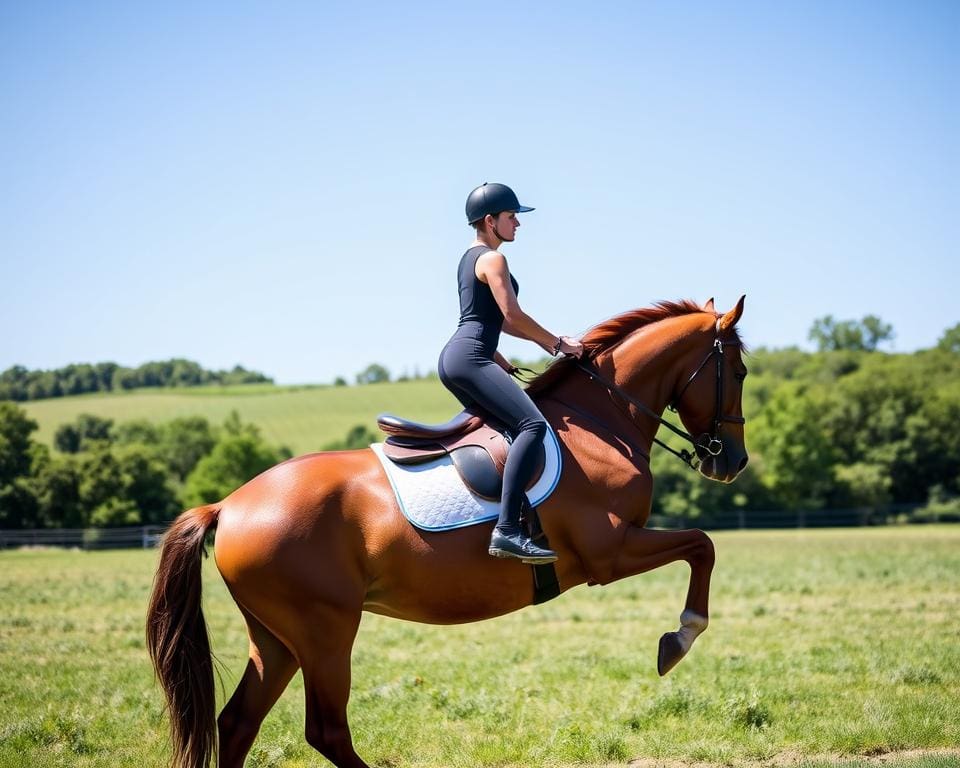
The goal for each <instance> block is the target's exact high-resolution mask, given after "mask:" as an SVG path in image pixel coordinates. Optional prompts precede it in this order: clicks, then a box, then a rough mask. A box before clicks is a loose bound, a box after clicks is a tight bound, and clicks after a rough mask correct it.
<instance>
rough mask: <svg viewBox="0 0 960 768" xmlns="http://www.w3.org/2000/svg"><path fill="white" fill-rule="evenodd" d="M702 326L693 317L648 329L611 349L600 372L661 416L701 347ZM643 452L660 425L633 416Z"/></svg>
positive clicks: (602, 363) (644, 415)
mask: <svg viewBox="0 0 960 768" xmlns="http://www.w3.org/2000/svg"><path fill="white" fill-rule="evenodd" d="M702 325H703V323H702V321H701V320H699V319H698V318H697V317H696V316H693V317H683V318H676V319H674V320H673V321H664V322H661V323H657V324H655V325H651V326H648V327H647V328H644V329H642V330H641V331H639V332H637V333H636V334H635V335H634V336H633V337H632V338H630V339H628V340H627V341H625V342H624V343H622V344H620V345H619V346H617V347H615V348H614V349H612V350H611V351H610V353H609V359H608V360H601V361H600V365H601V369H602V370H603V369H606V371H608V372H609V374H610V375H609V376H608V378H615V379H616V383H617V385H618V386H619V387H621V388H622V389H623V391H624V392H626V393H628V394H629V395H630V396H631V397H633V398H634V399H636V400H638V401H639V402H641V403H643V404H644V405H645V406H646V407H647V408H649V409H650V410H651V411H653V412H654V413H656V414H657V415H658V416H661V415H662V414H663V412H664V410H665V409H666V407H667V406H668V405H669V404H670V401H671V399H672V397H673V393H674V392H676V391H677V386H678V380H679V377H680V375H681V373H682V371H683V370H685V369H686V368H687V367H689V365H687V363H688V361H689V359H691V357H693V356H696V354H697V351H698V350H699V349H700V348H701V347H702V346H703V338H702V337H703V332H704V331H703V328H702V327H701V326H702ZM634 423H635V424H636V425H637V426H638V427H639V428H640V431H641V433H642V434H643V437H644V441H645V446H644V447H645V448H649V447H650V445H651V444H652V443H653V438H654V436H655V435H656V433H657V429H658V428H659V427H660V422H659V421H657V420H656V419H654V418H652V417H650V416H647V415H646V414H640V413H637V414H636V419H635V422H634Z"/></svg>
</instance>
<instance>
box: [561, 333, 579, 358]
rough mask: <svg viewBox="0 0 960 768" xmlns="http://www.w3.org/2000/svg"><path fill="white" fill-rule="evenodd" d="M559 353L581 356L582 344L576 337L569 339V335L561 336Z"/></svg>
mask: <svg viewBox="0 0 960 768" xmlns="http://www.w3.org/2000/svg"><path fill="white" fill-rule="evenodd" d="M560 354H561V355H572V356H573V357H581V356H582V355H583V344H581V343H580V342H579V341H577V339H571V338H570V337H569V336H561V337H560Z"/></svg>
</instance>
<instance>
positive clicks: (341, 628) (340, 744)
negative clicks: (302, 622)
mask: <svg viewBox="0 0 960 768" xmlns="http://www.w3.org/2000/svg"><path fill="white" fill-rule="evenodd" d="M307 625H308V626H313V627H315V631H314V632H313V634H312V636H311V637H310V638H309V639H308V640H304V641H302V642H305V643H307V645H306V647H301V644H302V642H298V643H297V654H298V656H300V658H301V659H302V662H303V685H304V688H305V691H306V698H307V702H306V704H307V722H306V737H307V742H308V743H309V744H310V746H312V747H313V748H314V749H316V750H317V751H318V752H320V754H322V755H323V756H324V757H326V758H327V759H328V760H329V761H330V762H331V763H333V764H334V765H335V766H337V768H368V766H367V764H366V763H365V762H363V760H361V759H360V757H359V755H357V753H356V751H355V750H354V748H353V740H352V738H351V736H350V726H349V725H348V724H347V700H348V699H349V697H350V651H351V648H352V647H353V640H354V638H355V637H356V633H357V629H358V627H359V625H360V609H359V607H358V608H357V610H356V612H355V613H354V612H352V611H348V612H345V611H343V609H336V608H333V607H324V608H323V609H322V610H319V611H317V613H316V615H315V616H311V617H310V619H309V620H308V622H307Z"/></svg>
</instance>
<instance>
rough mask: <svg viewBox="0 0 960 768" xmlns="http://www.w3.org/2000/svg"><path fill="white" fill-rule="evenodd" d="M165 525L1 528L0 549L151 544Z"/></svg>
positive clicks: (116, 547)
mask: <svg viewBox="0 0 960 768" xmlns="http://www.w3.org/2000/svg"><path fill="white" fill-rule="evenodd" d="M165 530H166V526H163V525H142V526H137V527H136V528H41V529H38V530H29V531H4V530H0V549H7V548H9V547H75V548H77V549H129V548H134V547H143V548H148V547H154V546H156V544H157V541H159V540H160V537H161V536H162V535H163V532H164V531H165Z"/></svg>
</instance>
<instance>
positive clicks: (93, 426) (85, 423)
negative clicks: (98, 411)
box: [53, 413, 113, 453]
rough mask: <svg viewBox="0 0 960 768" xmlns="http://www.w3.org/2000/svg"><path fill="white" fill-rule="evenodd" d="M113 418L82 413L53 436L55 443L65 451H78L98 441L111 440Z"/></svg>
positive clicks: (58, 448)
mask: <svg viewBox="0 0 960 768" xmlns="http://www.w3.org/2000/svg"><path fill="white" fill-rule="evenodd" d="M112 429H113V419H104V418H101V417H100V416H94V415H93V414H90V413H81V414H80V415H79V416H77V418H76V419H75V420H74V422H73V424H63V425H62V426H60V427H59V428H58V429H57V431H56V434H55V435H54V437H53V444H54V445H55V446H56V448H57V450H59V451H62V452H63V453H78V452H79V451H82V450H86V447H87V446H88V445H89V444H90V443H92V442H97V441H104V442H110V440H111V438H112V435H111V430H112Z"/></svg>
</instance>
